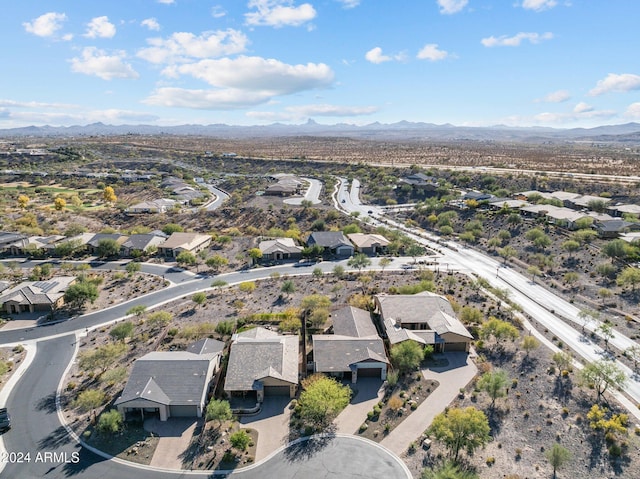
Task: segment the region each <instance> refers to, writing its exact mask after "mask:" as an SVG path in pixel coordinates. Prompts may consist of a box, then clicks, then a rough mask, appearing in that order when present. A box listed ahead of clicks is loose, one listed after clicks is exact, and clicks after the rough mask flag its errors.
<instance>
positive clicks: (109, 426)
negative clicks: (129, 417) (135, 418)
mask: <svg viewBox="0 0 640 479" xmlns="http://www.w3.org/2000/svg"><path fill="white" fill-rule="evenodd" d="M97 429H98V432H100V433H101V434H116V433H118V432H120V431H121V430H122V415H121V414H120V413H119V412H118V411H117V410H115V409H112V410H111V411H107V412H103V413H102V414H101V415H100V419H99V420H98V426H97Z"/></svg>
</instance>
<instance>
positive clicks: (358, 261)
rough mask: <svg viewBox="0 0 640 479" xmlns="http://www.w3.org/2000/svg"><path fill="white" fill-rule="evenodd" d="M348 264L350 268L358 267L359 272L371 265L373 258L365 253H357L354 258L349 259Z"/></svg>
mask: <svg viewBox="0 0 640 479" xmlns="http://www.w3.org/2000/svg"><path fill="white" fill-rule="evenodd" d="M347 266H349V267H350V268H354V269H357V270H358V272H361V271H362V270H363V269H364V268H367V267H368V266H371V260H370V259H369V258H368V257H367V255H366V254H364V253H357V254H356V255H354V256H353V258H351V259H349V261H347Z"/></svg>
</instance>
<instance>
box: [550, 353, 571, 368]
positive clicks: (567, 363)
mask: <svg viewBox="0 0 640 479" xmlns="http://www.w3.org/2000/svg"><path fill="white" fill-rule="evenodd" d="M551 359H552V360H553V362H554V363H555V364H556V366H558V372H559V373H562V371H568V370H569V369H570V368H571V364H572V363H573V358H572V357H571V354H569V353H565V352H562V351H558V352H557V353H554V354H553V356H552V357H551Z"/></svg>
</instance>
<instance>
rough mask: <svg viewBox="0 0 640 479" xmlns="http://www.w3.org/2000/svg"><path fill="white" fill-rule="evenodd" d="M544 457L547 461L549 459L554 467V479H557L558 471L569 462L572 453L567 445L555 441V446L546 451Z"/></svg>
mask: <svg viewBox="0 0 640 479" xmlns="http://www.w3.org/2000/svg"><path fill="white" fill-rule="evenodd" d="M544 457H546V458H547V461H549V464H551V467H553V479H555V478H556V471H557V470H558V469H560V468H561V467H562V466H564V465H565V464H566V463H567V462H569V459H571V453H570V452H569V450H568V449H567V448H566V447H563V446H561V445H560V444H558V443H557V442H554V443H553V446H551V447H550V448H549V449H547V450H546V451H545V453H544Z"/></svg>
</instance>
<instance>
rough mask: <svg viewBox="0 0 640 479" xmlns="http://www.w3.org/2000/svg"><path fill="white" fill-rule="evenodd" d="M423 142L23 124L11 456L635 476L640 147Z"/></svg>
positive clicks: (2, 420)
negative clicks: (37, 133)
mask: <svg viewBox="0 0 640 479" xmlns="http://www.w3.org/2000/svg"><path fill="white" fill-rule="evenodd" d="M371 141H373V140H371ZM403 141H404V143H402V142H400V141H398V142H395V141H394V140H385V142H384V143H385V145H386V146H385V147H386V148H390V145H392V146H393V147H394V148H397V149H404V154H405V155H406V156H407V157H408V158H411V161H410V162H403V161H397V159H396V158H393V159H390V160H389V161H388V162H386V163H385V162H381V161H380V159H379V158H372V159H371V161H367V160H361V159H359V160H358V161H354V160H353V158H354V157H356V156H357V155H358V154H359V152H360V151H361V147H362V146H363V145H367V148H369V147H371V144H375V141H374V143H369V142H368V141H367V140H362V144H360V140H359V141H358V142H356V144H355V145H354V143H353V140H352V139H349V138H340V137H338V138H336V137H332V138H322V137H312V138H311V137H309V138H297V137H295V136H292V137H276V138H273V139H272V140H271V141H270V142H265V140H264V139H262V138H254V139H251V138H245V139H242V140H238V139H235V140H232V139H223V140H221V139H215V138H209V137H196V136H193V137H191V136H180V135H175V136H171V135H164V136H153V135H152V136H143V135H130V136H129V135H128V136H110V135H106V136H104V137H100V136H97V137H92V136H86V137H81V138H68V137H66V136H42V137H37V138H31V137H22V136H15V137H7V138H6V139H5V140H4V141H3V143H2V151H1V153H2V155H1V156H0V201H2V204H3V211H4V213H3V215H2V217H1V221H0V255H1V261H0V265H1V266H0V308H1V311H2V313H1V315H2V316H1V317H2V327H1V328H0V355H1V361H0V379H1V384H0V386H1V387H2V389H1V390H0V407H2V410H1V411H0V426H2V428H3V430H4V432H3V434H2V436H1V439H0V454H1V455H2V456H1V457H3V458H6V459H3V463H2V464H1V465H0V467H2V468H3V470H2V472H0V474H1V475H2V476H3V477H4V476H6V477H48V476H47V474H48V472H47V471H48V470H55V471H56V472H55V474H58V475H57V476H55V477H67V476H71V475H74V476H76V475H77V476H79V477H131V476H132V475H136V476H137V475H141V476H142V477H174V475H175V474H181V473H185V472H184V471H188V474H190V475H191V474H193V475H196V476H202V477H211V475H217V474H220V475H231V476H236V475H237V476H239V477H259V476H262V477H276V476H280V475H282V476H284V477H303V476H304V477H336V478H337V477H340V478H342V477H356V476H358V475H360V476H361V475H366V476H367V477H375V478H377V477H394V478H395V477H398V478H411V477H416V478H418V477H424V478H431V477H481V478H485V477H486V478H493V477H510V478H512V479H513V478H525V477H550V476H551V475H553V474H556V471H558V472H557V473H558V474H559V475H562V474H566V475H567V477H568V474H569V473H571V474H582V475H583V477H614V476H619V477H636V476H638V475H639V474H640V456H639V454H638V451H639V450H640V449H639V448H638V444H639V443H638V441H639V439H638V434H639V431H640V429H639V428H638V426H637V425H636V424H637V423H640V409H639V408H638V405H640V382H639V380H638V375H637V367H638V363H639V362H640V344H638V339H639V338H640V324H639V321H640V310H639V309H638V304H639V301H638V294H639V293H638V285H639V284H640V244H639V241H640V220H639V215H640V190H639V189H638V185H639V184H640V177H638V176H636V175H635V170H634V168H635V166H633V165H635V164H636V163H635V162H636V161H637V155H638V151H639V150H638V147H637V145H636V144H635V143H633V142H629V143H625V142H623V141H622V140H621V141H620V142H616V141H611V142H602V143H598V144H597V145H595V146H590V147H587V146H585V145H584V143H583V142H576V143H575V144H573V143H571V142H567V143H566V144H555V143H554V144H552V145H551V146H549V145H547V144H545V143H534V144H523V146H522V148H521V150H518V149H514V150H513V151H509V152H506V150H507V149H508V148H507V147H506V146H505V147H504V149H503V148H502V147H501V146H500V145H499V144H497V145H493V146H492V147H493V148H495V151H494V152H493V153H494V155H487V158H491V159H485V160H483V162H481V163H480V164H475V163H474V164H469V165H464V164H463V163H464V161H463V160H462V158H465V157H466V158H468V157H470V156H472V155H473V154H474V152H477V151H478V150H481V151H487V150H486V149H487V148H489V146H487V144H484V143H483V144H475V143H467V142H450V143H446V144H444V143H443V144H438V145H437V147H438V148H439V149H444V148H447V149H449V150H450V151H452V152H454V154H455V157H456V160H455V161H438V160H437V158H435V157H433V156H429V154H428V151H430V150H429V148H430V147H428V145H429V142H425V141H416V140H403ZM286 144H289V145H290V148H291V149H292V150H295V149H296V148H297V149H300V148H308V149H309V154H304V155H298V157H296V158H293V157H292V156H293V155H284V154H283V155H281V156H274V155H273V154H272V152H273V149H274V148H275V149H280V148H282V149H284V148H285V146H286ZM620 144H623V145H625V146H620ZM323 145H324V146H323ZM626 145H631V146H626ZM434 148H435V147H434ZM331 152H333V154H335V152H342V153H340V154H335V157H333V158H327V156H328V155H329V154H330V153H331ZM498 154H503V155H504V158H503V159H502V161H501V162H500V163H499V164H497V163H495V161H494V160H493V158H495V157H496V156H497V155H498ZM594 154H598V155H601V157H602V158H603V160H602V161H601V163H602V165H603V167H602V169H599V168H598V167H597V165H595V164H593V163H592V167H591V168H592V169H593V171H589V172H584V171H579V169H578V168H573V167H570V166H567V165H570V164H571V163H570V162H567V163H566V165H565V166H563V164H559V163H558V162H557V158H559V157H561V158H569V157H573V158H577V157H579V156H581V155H582V156H584V157H585V158H592V155H594ZM436 156H438V155H436ZM612 157H616V158H618V160H617V161H619V164H618V167H619V170H620V171H619V174H614V173H613V172H611V171H609V167H610V166H611V162H609V161H606V158H612ZM416 158H422V160H419V161H416ZM533 158H535V162H537V163H536V165H537V167H536V168H535V169H534V168H532V167H530V166H531V165H532V162H534V160H533ZM519 164H521V165H528V166H527V167H525V166H517V165H519ZM44 453H47V454H48V455H47V456H46V457H47V458H48V459H47V460H45V459H43V458H44V457H45V456H44V455H43V454H44ZM38 454H40V456H39V457H40V460H38V461H36V460H35V458H36V456H37V455H38ZM320 471H325V473H326V474H325V473H321V472H320ZM326 471H328V472H326ZM447 471H449V472H448V473H450V474H458V475H455V476H454V475H451V476H446V475H437V474H446V473H447ZM185 474H186V473H185ZM323 474H324V475H323ZM463 474H468V476H465V475H463ZM52 477H53V476H52ZM562 477H564V476H562Z"/></svg>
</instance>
